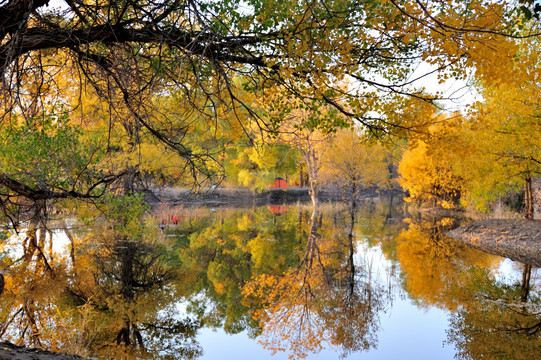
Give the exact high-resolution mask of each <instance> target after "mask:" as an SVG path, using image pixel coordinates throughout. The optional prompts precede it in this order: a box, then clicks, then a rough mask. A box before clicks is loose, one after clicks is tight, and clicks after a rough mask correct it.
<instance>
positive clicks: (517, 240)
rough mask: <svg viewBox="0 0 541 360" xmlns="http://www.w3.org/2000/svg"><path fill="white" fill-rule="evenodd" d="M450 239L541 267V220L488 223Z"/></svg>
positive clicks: (465, 228) (463, 229)
mask: <svg viewBox="0 0 541 360" xmlns="http://www.w3.org/2000/svg"><path fill="white" fill-rule="evenodd" d="M448 235H449V236H450V237H451V238H453V239H456V240H459V241H462V242H464V243H466V244H467V245H469V246H471V247H473V248H476V249H479V250H481V251H484V252H487V253H489V254H494V255H499V256H503V257H506V258H509V259H511V260H516V261H520V262H522V263H524V264H528V265H532V266H534V267H541V220H518V219H517V220H513V219H487V220H481V221H475V222H473V223H470V224H467V225H465V226H461V227H459V228H457V229H454V230H452V231H450V232H449V233H448Z"/></svg>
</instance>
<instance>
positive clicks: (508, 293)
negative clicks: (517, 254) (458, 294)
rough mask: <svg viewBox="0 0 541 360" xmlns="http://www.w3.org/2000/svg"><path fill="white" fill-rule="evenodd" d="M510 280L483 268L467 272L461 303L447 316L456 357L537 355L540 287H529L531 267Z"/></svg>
mask: <svg viewBox="0 0 541 360" xmlns="http://www.w3.org/2000/svg"><path fill="white" fill-rule="evenodd" d="M523 270H524V273H523V277H522V279H521V281H519V280H518V279H517V280H516V281H514V282H511V283H509V281H505V280H500V279H496V278H495V276H494V275H493V274H491V273H490V272H488V271H486V270H485V269H479V268H476V269H473V270H472V271H471V272H470V273H469V278H468V280H469V286H468V287H467V288H466V290H465V291H464V293H465V297H466V300H465V301H464V303H463V306H462V307H461V308H460V309H459V310H458V311H457V312H455V313H454V314H453V315H452V316H451V326H450V328H449V330H448V342H449V343H451V344H454V345H455V347H456V348H457V350H458V354H457V358H459V359H479V358H486V359H517V360H518V359H524V360H526V359H537V358H539V354H540V349H541V291H540V289H539V284H537V288H536V290H535V291H531V290H530V291H529V294H528V295H527V296H526V297H525V294H526V291H525V290H526V289H528V288H530V284H529V277H530V275H531V271H532V269H531V267H530V266H529V265H523ZM525 279H526V280H527V282H524V280H525Z"/></svg>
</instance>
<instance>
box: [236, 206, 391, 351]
mask: <svg viewBox="0 0 541 360" xmlns="http://www.w3.org/2000/svg"><path fill="white" fill-rule="evenodd" d="M320 223H321V224H322V223H323V221H322V219H321V217H320V213H319V211H318V210H314V212H313V213H312V217H311V221H310V228H309V231H308V234H307V242H306V245H305V252H304V254H303V256H302V257H301V258H300V260H299V265H298V266H297V267H296V268H294V269H291V270H290V271H288V272H287V273H285V274H283V275H281V276H279V275H269V274H263V275H260V276H258V277H256V278H254V279H253V281H252V282H251V283H249V284H248V285H247V286H246V287H245V289H244V292H245V295H246V296H247V299H248V300H247V301H253V302H256V303H258V304H260V307H259V308H258V310H255V311H254V313H253V316H254V317H255V318H256V319H257V320H258V321H259V323H260V326H261V329H262V330H261V335H260V338H259V339H260V342H261V343H262V344H263V346H264V347H265V348H267V349H270V350H272V351H273V352H276V351H287V352H288V353H289V354H290V358H304V357H306V356H308V354H310V353H317V352H319V351H321V350H322V349H323V348H324V347H325V346H330V347H332V348H333V349H336V350H340V351H342V353H343V354H344V355H346V354H349V353H350V352H354V351H359V350H367V349H369V348H371V347H373V346H375V345H376V342H377V338H376V331H377V329H378V318H377V313H378V311H380V310H381V309H382V308H383V307H384V306H385V296H384V295H385V294H384V292H383V291H382V289H381V288H380V287H378V285H377V284H376V283H375V282H374V281H373V279H372V278H371V276H370V274H369V273H367V269H365V268H358V267H356V265H355V264H354V263H353V253H354V252H355V251H356V249H355V244H354V243H353V237H352V233H351V232H350V233H349V234H348V235H346V236H344V235H343V234H338V233H336V232H335V231H334V229H333V228H330V229H332V230H331V231H330V233H328V234H324V233H325V230H324V229H325V227H324V226H322V227H320ZM261 304H263V306H261Z"/></svg>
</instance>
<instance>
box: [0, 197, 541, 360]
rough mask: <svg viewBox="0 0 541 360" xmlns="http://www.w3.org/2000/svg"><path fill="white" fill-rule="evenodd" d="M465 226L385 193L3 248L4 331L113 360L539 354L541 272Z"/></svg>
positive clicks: (202, 213) (210, 213)
mask: <svg viewBox="0 0 541 360" xmlns="http://www.w3.org/2000/svg"><path fill="white" fill-rule="evenodd" d="M352 221H353V222H352ZM460 221H463V220H457V219H452V218H432V217H422V216H415V217H412V216H411V215H407V214H406V213H405V212H404V206H403V204H399V203H397V201H396V199H394V201H391V199H388V198H383V199H369V200H366V201H363V202H362V204H361V206H360V207H359V208H357V209H356V211H355V212H352V211H350V209H348V207H347V206H345V205H341V204H325V205H323V206H322V207H321V208H320V209H318V210H317V211H314V210H313V209H312V208H311V207H310V206H306V205H302V204H295V205H280V206H277V205H274V206H258V207H254V208H251V209H231V208H224V209H211V208H204V207H203V208H182V207H173V208H171V207H163V208H159V209H156V211H155V212H154V213H153V215H152V216H151V217H150V218H149V219H148V220H147V225H146V226H142V227H134V229H136V230H133V236H126V235H125V234H126V233H128V234H129V231H127V232H126V231H125V232H124V233H123V234H124V235H123V234H121V233H119V232H115V230H114V229H111V226H108V225H107V224H87V225H84V226H81V225H77V224H80V223H78V222H73V223H69V224H65V223H64V226H62V227H59V229H56V230H54V231H53V230H52V229H51V230H50V231H47V230H43V232H42V233H41V236H40V232H39V231H38V232H37V233H36V235H35V238H36V241H35V246H32V245H31V243H32V242H31V241H30V240H29V236H28V234H26V233H24V232H23V233H21V234H19V235H18V236H17V235H11V236H10V237H8V238H6V239H4V241H3V243H4V246H3V248H2V251H3V252H2V255H1V262H0V266H1V270H2V271H3V272H4V277H5V283H6V285H5V289H4V292H3V294H2V295H1V296H0V306H1V308H0V336H1V339H2V340H9V341H12V342H16V343H20V344H26V345H31V346H38V347H42V348H48V349H52V350H59V351H66V352H70V353H78V354H81V355H83V356H92V357H98V358H104V359H108V358H118V359H138V358H149V359H155V358H156V359H157V358H163V359H291V358H293V359H298V358H303V357H307V358H309V359H338V358H347V359H453V358H461V359H480V358H489V359H534V358H536V357H538V356H539V354H541V350H540V349H541V343H540V338H539V330H541V315H540V308H539V300H540V297H539V294H540V291H539V290H540V288H539V283H540V282H539V276H538V272H537V269H532V268H531V267H529V266H526V265H524V264H520V263H516V262H513V261H510V260H507V259H503V258H500V257H496V256H492V255H488V254H485V253H482V252H480V251H476V250H473V249H471V248H468V247H467V246H464V245H463V244H461V243H459V242H456V241H454V240H452V239H449V238H448V237H446V236H445V233H446V232H447V231H449V230H450V229H452V228H453V227H456V226H457V225H459V223H460ZM160 223H162V224H161V225H158V224H160ZM126 226H127V225H126ZM57 227H58V226H57ZM141 229H142V230H141ZM128 230H129V228H128Z"/></svg>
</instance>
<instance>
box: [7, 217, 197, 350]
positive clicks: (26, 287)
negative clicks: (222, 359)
mask: <svg viewBox="0 0 541 360" xmlns="http://www.w3.org/2000/svg"><path fill="white" fill-rule="evenodd" d="M139 220H140V218H139V217H135V218H134V219H131V220H130V221H131V222H132V224H128V223H127V222H125V223H123V224H119V223H117V222H114V221H113V222H112V223H111V222H108V223H107V222H105V223H106V224H105V225H96V228H95V230H94V231H93V232H91V233H89V234H88V235H87V236H86V238H85V239H84V240H83V241H79V240H77V238H76V237H75V236H73V234H71V233H70V232H69V230H68V229H64V230H65V231H66V234H67V235H68V236H67V237H68V238H69V239H70V244H71V246H70V247H71V249H70V251H69V252H65V254H64V255H59V254H55V255H54V256H53V254H54V253H53V251H50V252H45V251H44V249H45V246H46V242H47V241H48V242H49V243H51V242H52V241H53V239H54V237H53V234H52V232H47V231H40V230H36V229H35V227H33V226H30V227H29V228H28V229H27V230H26V233H25V234H24V236H22V242H23V245H24V246H23V254H22V256H19V255H14V254H13V253H9V252H7V253H4V254H3V256H2V258H1V268H2V269H5V272H6V274H5V275H6V287H5V292H4V293H3V294H2V296H1V297H0V336H1V338H2V339H3V340H9V341H12V342H15V343H17V344H22V345H31V346H37V347H40V348H45V349H50V350H57V351H62V352H69V353H74V354H80V355H83V356H92V357H95V356H98V357H99V358H105V359H109V358H114V359H145V358H148V359H160V358H162V359H193V358H197V357H198V356H200V355H201V353H202V350H201V348H200V346H199V345H198V344H197V342H196V341H195V335H196V332H197V330H198V328H199V327H200V324H199V323H198V322H197V321H194V320H190V319H185V320H179V319H178V316H175V315H176V309H175V308H174V300H175V299H176V297H175V292H174V288H173V287H172V284H174V282H175V281H176V270H174V269H173V268H172V267H170V266H167V265H166V264H165V263H164V262H163V261H162V254H163V246H162V245H161V244H160V241H159V240H160V239H159V238H157V237H156V235H157V234H158V229H155V227H152V228H151V229H150V228H148V227H146V226H144V224H143V223H141V222H140V221H139ZM102 222H104V221H103V220H102ZM137 222H138V223H139V225H135V226H132V225H133V224H135V223H137ZM31 225H32V224H31ZM46 225H47V224H46V223H42V226H41V228H43V229H45V228H46ZM128 225H130V226H128ZM118 229H120V230H118ZM128 229H129V230H130V231H129V232H128V231H126V230H128ZM149 230H152V231H149ZM128 234H130V235H128ZM28 244H32V246H30V245H28ZM49 248H50V249H52V245H50V246H49Z"/></svg>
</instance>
